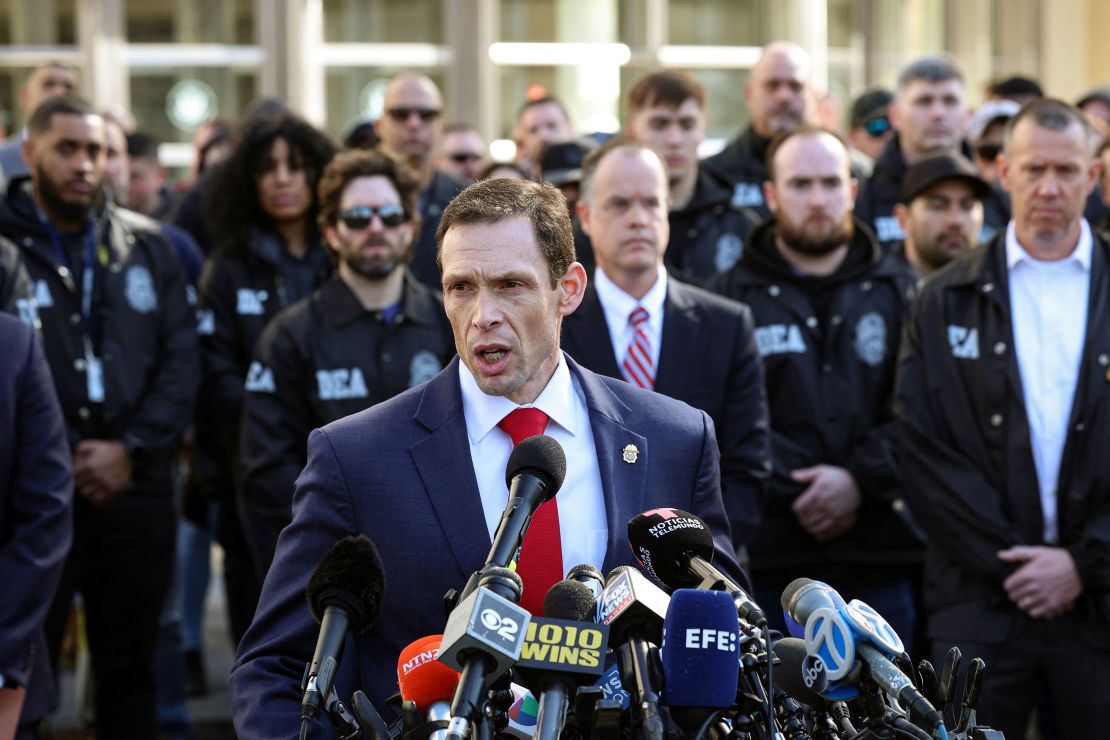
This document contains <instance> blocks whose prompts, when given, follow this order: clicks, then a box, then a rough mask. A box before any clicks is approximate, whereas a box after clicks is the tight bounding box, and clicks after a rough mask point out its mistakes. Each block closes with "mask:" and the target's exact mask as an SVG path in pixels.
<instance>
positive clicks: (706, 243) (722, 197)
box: [666, 167, 761, 285]
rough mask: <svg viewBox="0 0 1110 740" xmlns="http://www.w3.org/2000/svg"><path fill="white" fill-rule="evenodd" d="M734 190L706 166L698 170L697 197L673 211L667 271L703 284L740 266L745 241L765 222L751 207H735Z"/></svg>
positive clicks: (695, 193) (695, 189) (695, 194)
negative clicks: (734, 266)
mask: <svg viewBox="0 0 1110 740" xmlns="http://www.w3.org/2000/svg"><path fill="white" fill-rule="evenodd" d="M732 195H733V189H732V187H731V186H729V184H728V183H727V182H725V181H724V180H723V179H721V178H720V177H719V176H718V175H715V174H714V173H712V172H711V171H710V170H708V169H707V168H705V167H699V168H698V180H697V184H696V185H695V186H694V195H693V197H692V198H691V199H690V202H689V203H687V204H686V207H685V208H683V209H682V210H679V211H671V214H670V225H671V238H670V241H668V242H667V253H666V262H667V269H668V270H669V271H670V272H671V273H673V274H674V275H677V276H678V277H679V278H681V279H683V280H686V281H688V282H692V283H695V284H698V285H703V284H704V283H705V282H706V281H708V280H709V279H710V278H712V277H713V276H714V275H716V274H717V273H719V272H724V271H726V270H728V269H729V268H730V267H732V266H733V265H734V264H736V261H737V260H739V259H740V254H741V253H742V252H743V250H744V242H746V241H747V240H748V235H749V234H750V233H751V232H752V230H754V229H755V226H756V224H757V223H758V222H759V221H760V220H761V217H760V215H759V214H758V213H757V212H756V211H755V210H754V209H751V208H741V207H737V206H733V205H732Z"/></svg>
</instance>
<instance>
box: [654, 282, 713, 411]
mask: <svg viewBox="0 0 1110 740" xmlns="http://www.w3.org/2000/svg"><path fill="white" fill-rule="evenodd" d="M701 330H702V320H701V316H699V315H698V313H697V310H696V308H695V306H694V302H693V300H692V299H691V296H690V293H689V291H688V290H687V288H686V286H685V285H683V284H682V283H680V282H678V281H677V280H675V279H674V278H668V279H667V298H666V300H664V302H663V334H662V339H661V340H660V342H661V344H662V346H661V347H660V348H659V369H658V372H656V374H655V390H656V392H658V393H662V394H664V395H667V396H671V397H672V398H682V397H683V389H685V388H686V385H687V378H688V377H689V374H690V372H691V370H692V369H693V368H694V367H695V366H696V365H697V364H698V363H696V362H693V361H692V359H691V358H693V357H694V356H695V355H696V354H697V349H698V347H699V346H700V343H702V342H703V341H704V340H703V338H702V337H701Z"/></svg>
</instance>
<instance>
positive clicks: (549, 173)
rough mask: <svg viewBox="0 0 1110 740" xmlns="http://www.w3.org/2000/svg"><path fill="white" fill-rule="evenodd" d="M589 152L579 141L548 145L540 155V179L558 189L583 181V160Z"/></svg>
mask: <svg viewBox="0 0 1110 740" xmlns="http://www.w3.org/2000/svg"><path fill="white" fill-rule="evenodd" d="M588 151H589V149H587V147H585V146H584V145H583V144H581V143H579V142H577V141H561V142H558V143H555V144H548V145H547V146H546V147H544V150H543V154H541V155H540V173H541V174H540V177H541V178H542V179H544V180H546V181H547V182H549V183H551V184H552V185H555V186H556V187H558V186H559V185H567V184H569V183H572V182H579V181H581V180H582V160H584V159H585V158H586V154H587V152H588Z"/></svg>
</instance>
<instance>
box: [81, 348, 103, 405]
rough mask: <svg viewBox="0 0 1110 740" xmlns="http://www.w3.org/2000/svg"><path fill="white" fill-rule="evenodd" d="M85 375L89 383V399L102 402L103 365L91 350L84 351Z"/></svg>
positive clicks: (93, 401)
mask: <svg viewBox="0 0 1110 740" xmlns="http://www.w3.org/2000/svg"><path fill="white" fill-rule="evenodd" d="M85 377H86V380H88V384H89V401H91V402H92V403H104V366H103V365H102V364H101V363H100V358H99V357H97V356H96V355H94V354H93V353H92V352H87V353H85Z"/></svg>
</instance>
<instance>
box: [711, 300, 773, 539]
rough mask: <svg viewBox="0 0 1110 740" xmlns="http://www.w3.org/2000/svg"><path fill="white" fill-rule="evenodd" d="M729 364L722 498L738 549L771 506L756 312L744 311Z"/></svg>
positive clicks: (720, 432)
mask: <svg viewBox="0 0 1110 740" xmlns="http://www.w3.org/2000/svg"><path fill="white" fill-rule="evenodd" d="M743 309H744V310H743V312H742V314H741V318H740V320H739V321H738V322H737V337H736V343H735V349H734V351H733V353H732V358H731V360H730V363H729V373H728V378H729V380H728V386H727V387H726V388H725V400H724V413H723V414H722V416H721V421H720V425H719V426H718V427H717V442H718V444H719V446H720V448H721V496H722V498H723V500H724V505H725V511H726V512H727V513H728V519H729V525H730V526H731V528H732V539H733V542H734V543H735V544H736V545H740V544H741V543H744V542H747V541H748V540H749V539H750V538H751V537H752V535H753V534H754V533H755V530H756V528H757V527H758V526H759V523H760V522H761V521H763V514H764V511H765V510H766V507H767V479H768V477H769V476H770V474H771V439H770V419H769V414H768V410H767V389H766V387H765V386H764V383H763V359H762V358H761V357H760V356H759V350H758V348H757V347H756V343H755V323H754V321H753V320H752V312H751V310H750V309H748V307H747V306H744V307H743Z"/></svg>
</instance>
